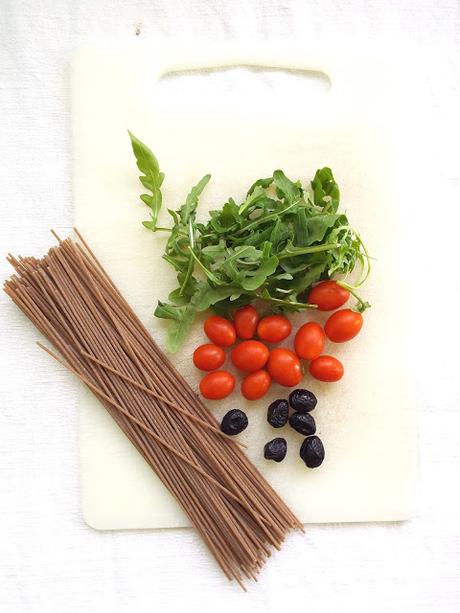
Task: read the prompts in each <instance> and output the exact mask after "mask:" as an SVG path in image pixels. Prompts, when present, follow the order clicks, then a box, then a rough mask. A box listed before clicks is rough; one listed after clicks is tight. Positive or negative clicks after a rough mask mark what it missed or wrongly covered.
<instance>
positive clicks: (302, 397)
mask: <svg viewBox="0 0 460 613" xmlns="http://www.w3.org/2000/svg"><path fill="white" fill-rule="evenodd" d="M317 402H318V401H317V399H316V396H315V394H314V393H313V392H310V391H308V390H302V389H298V390H294V391H293V392H291V393H290V394H289V404H290V405H291V407H292V408H293V409H294V411H299V413H310V411H313V409H314V408H315V407H316V403H317Z"/></svg>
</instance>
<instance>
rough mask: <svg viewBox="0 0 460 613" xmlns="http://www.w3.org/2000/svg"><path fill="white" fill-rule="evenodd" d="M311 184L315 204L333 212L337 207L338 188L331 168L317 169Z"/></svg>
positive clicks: (338, 198)
mask: <svg viewBox="0 0 460 613" xmlns="http://www.w3.org/2000/svg"><path fill="white" fill-rule="evenodd" d="M311 186H312V188H313V197H314V202H315V204H316V206H320V207H321V208H323V209H327V210H328V211H331V212H332V213H335V212H336V211H337V209H338V208H339V202H340V190H339V186H338V185H337V183H336V182H335V180H334V176H333V174H332V170H331V169H330V168H327V167H325V168H321V169H320V170H317V171H316V174H315V178H314V179H313V181H312V182H311Z"/></svg>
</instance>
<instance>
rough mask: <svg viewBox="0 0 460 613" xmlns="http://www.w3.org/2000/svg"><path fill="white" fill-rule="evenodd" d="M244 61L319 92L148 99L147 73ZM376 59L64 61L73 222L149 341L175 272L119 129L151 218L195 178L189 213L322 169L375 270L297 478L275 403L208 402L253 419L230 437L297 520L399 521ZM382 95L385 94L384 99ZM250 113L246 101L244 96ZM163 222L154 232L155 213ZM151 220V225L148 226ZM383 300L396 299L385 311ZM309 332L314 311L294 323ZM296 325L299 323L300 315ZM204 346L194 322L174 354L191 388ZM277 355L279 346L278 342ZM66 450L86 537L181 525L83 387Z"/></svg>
mask: <svg viewBox="0 0 460 613" xmlns="http://www.w3.org/2000/svg"><path fill="white" fill-rule="evenodd" d="M241 65H243V66H255V67H264V66H265V67H271V68H283V69H295V70H300V71H302V70H314V71H321V72H324V73H325V74H327V75H328V77H329V78H330V81H331V88H330V91H328V92H327V93H326V94H325V95H324V96H322V97H312V99H309V98H308V97H306V98H302V97H300V98H298V99H295V100H292V99H289V98H286V97H285V96H283V92H278V95H274V96H273V97H271V98H270V99H269V100H266V101H264V104H260V103H255V102H254V101H251V99H250V97H247V99H246V98H245V91H241V100H242V101H243V103H242V104H238V105H235V104H234V99H227V98H226V97H225V96H223V97H222V100H221V102H220V103H219V104H215V101H213V102H212V104H211V103H208V102H207V101H206V99H203V100H201V101H200V104H199V105H198V104H196V103H194V102H193V100H192V99H189V97H188V96H187V92H186V91H184V93H183V96H180V97H177V96H176V97H174V99H171V100H167V99H165V98H164V97H161V96H158V95H157V91H158V82H159V79H160V77H161V76H162V75H164V74H166V73H168V72H171V71H178V70H186V69H206V68H215V67H220V66H241ZM394 68H395V67H394V65H392V64H391V62H385V61H383V60H382V59H376V58H375V57H370V56H369V54H361V55H360V54H349V53H342V52H341V53H338V52H331V51H328V52H325V51H323V50H319V49H315V50H311V49H306V48H305V49H299V48H295V49H294V48H288V49H286V48H284V49H276V48H266V49H263V48H262V49H261V48H258V49H245V50H240V51H238V52H236V51H235V50H234V49H232V48H231V47H226V46H222V47H219V46H217V47H216V46H209V47H208V46H203V47H197V46H196V45H186V44H184V45H183V46H180V47H177V45H175V44H172V43H171V44H170V45H167V44H165V43H164V42H163V43H162V44H161V45H159V46H155V45H151V46H148V45H142V44H135V45H134V44H133V45H130V44H129V45H128V44H127V45H118V46H111V47H107V48H88V47H87V48H84V49H80V50H79V51H78V52H77V53H76V56H75V61H74V64H73V74H72V79H73V88H72V92H73V93H72V105H73V145H74V187H75V220H76V225H77V226H78V228H79V230H80V231H81V232H82V233H83V234H84V236H85V237H86V238H87V240H88V241H89V243H90V244H91V245H92V247H93V249H94V251H95V252H96V254H97V255H98V256H99V257H100V259H101V260H102V262H103V264H104V265H105V266H106V268H107V270H108V272H109V273H110V274H111V276H112V278H113V279H114V281H115V282H116V283H117V285H118V287H119V288H120V290H121V291H122V293H123V294H124V295H125V296H126V298H127V299H128V301H129V302H130V304H131V305H132V306H133V307H134V309H135V311H136V312H137V313H138V314H139V316H140V317H141V319H142V320H143V322H144V323H145V324H146V325H147V327H148V328H149V330H150V331H151V332H152V334H153V335H154V337H155V339H156V340H157V341H158V342H159V344H160V345H162V346H164V340H165V330H166V326H165V322H163V321H161V320H157V319H155V318H154V317H153V307H154V305H155V303H156V300H157V299H158V298H163V299H164V298H166V297H167V294H168V292H169V291H170V290H171V289H172V288H173V287H174V284H175V275H174V272H173V271H172V269H171V268H170V267H169V265H168V264H167V263H166V262H165V261H163V260H162V259H161V254H162V251H163V248H164V240H165V238H164V234H160V233H158V234H156V235H154V234H153V233H151V232H149V231H147V230H146V229H144V228H143V227H142V225H141V221H142V220H144V219H147V218H148V210H147V208H146V207H144V206H143V205H142V203H141V202H140V200H139V194H140V193H141V187H140V184H139V182H138V178H137V177H138V172H137V169H136V167H135V163H134V158H133V155H132V152H131V149H130V143H129V139H128V135H127V129H128V128H129V129H130V130H131V131H133V132H134V133H135V134H136V135H137V136H138V137H139V138H141V140H143V141H144V142H146V143H147V144H149V146H150V147H151V148H152V149H153V150H154V152H155V154H156V155H157V157H158V159H159V161H160V165H161V168H162V170H163V171H164V172H165V174H166V179H165V181H164V189H163V202H164V208H165V209H166V208H167V207H169V208H177V207H178V206H180V204H182V202H183V200H184V198H185V195H186V194H187V192H188V189H189V188H190V186H192V185H193V184H195V183H196V182H197V180H198V179H199V178H201V177H202V176H203V175H204V174H206V173H208V172H210V173H211V174H212V179H211V182H210V183H209V185H208V187H207V188H206V190H205V193H204V194H203V196H202V198H201V203H200V216H201V217H204V216H205V215H206V212H207V210H209V209H210V208H213V207H215V206H216V205H220V204H221V203H223V202H224V201H225V199H226V198H228V197H229V196H233V197H235V199H236V200H237V201H238V200H242V199H243V198H244V194H245V190H246V189H247V188H248V186H249V185H250V184H251V183H252V182H253V180H254V179H256V178H258V177H265V176H269V175H270V174H271V173H272V172H273V170H274V169H275V168H282V169H283V170H284V171H285V172H286V174H287V175H288V176H290V177H292V178H293V179H297V178H301V179H302V180H303V181H304V182H305V181H307V180H309V179H310V178H311V177H312V176H313V174H314V172H315V170H316V169H317V168H319V167H321V166H326V165H327V166H330V167H332V169H333V171H334V174H335V176H336V179H337V181H338V183H339V185H340V187H341V193H342V206H344V207H345V208H346V210H347V211H348V214H349V218H350V220H351V223H352V224H353V225H354V226H355V227H356V228H358V229H359V230H360V231H361V233H362V235H363V237H364V238H365V239H366V243H367V245H368V248H369V250H370V252H371V254H372V255H373V256H374V257H375V258H376V259H375V261H374V263H373V272H372V275H371V277H370V279H369V281H368V283H367V285H366V286H365V289H364V292H365V294H366V297H367V298H368V299H369V300H370V301H371V302H372V305H373V306H372V308H371V309H370V310H369V311H368V312H366V316H365V326H364V328H363V330H362V333H361V334H360V335H359V336H358V337H357V338H356V339H354V340H353V341H352V342H350V343H347V344H344V345H343V346H342V345H340V346H329V347H328V349H327V351H328V352H330V353H332V354H334V355H336V356H337V357H339V358H340V359H341V360H342V361H343V363H344V364H345V368H346V373H345V376H344V378H343V379H342V381H340V383H338V384H332V385H331V384H329V385H328V384H320V383H318V382H315V381H312V380H310V379H309V378H308V377H306V379H305V386H306V387H308V388H310V389H311V390H313V391H314V392H315V394H317V396H318V399H319V402H318V406H317V408H316V410H315V412H314V417H315V418H316V421H317V426H318V433H319V435H320V437H321V438H322V439H323V441H324V444H325V448H326V460H325V462H324V464H323V465H322V467H321V468H319V469H317V470H308V469H306V468H305V466H304V465H303V463H302V462H301V461H300V458H299V457H298V449H299V446H300V443H301V440H302V439H301V436H300V435H298V434H297V433H295V432H293V431H292V430H290V429H289V428H288V427H286V428H284V430H282V431H280V430H273V429H271V428H270V427H269V425H268V424H267V422H266V407H267V405H268V403H269V402H270V401H271V400H273V399H275V398H278V397H283V396H284V397H286V395H287V391H286V390H285V389H283V388H281V387H279V386H277V385H273V386H272V390H271V392H270V394H269V396H268V397H266V398H265V399H263V401H260V402H255V403H248V404H247V405H245V404H244V402H243V401H242V399H241V397H240V395H239V393H237V392H235V393H234V394H233V395H232V396H231V397H230V398H228V399H225V400H224V401H220V402H213V403H209V406H210V408H211V410H212V411H214V412H215V414H216V415H218V416H219V417H220V416H222V415H223V414H224V413H225V412H226V411H227V410H228V409H229V408H235V407H243V408H245V409H246V410H247V413H248V416H249V420H250V425H249V427H248V429H247V430H246V431H245V432H244V433H243V434H242V435H241V440H242V441H244V442H245V443H247V444H248V454H249V456H250V457H251V459H252V460H253V461H254V462H255V464H256V465H257V466H258V468H259V469H260V470H261V471H262V472H263V474H264V475H265V476H266V478H267V479H268V480H269V481H270V482H271V483H272V484H273V486H274V487H275V488H276V489H277V490H278V492H279V493H280V494H281V495H282V496H283V497H284V499H285V500H286V501H287V503H289V504H290V505H291V506H292V508H293V510H294V511H295V512H296V513H297V514H298V516H299V517H300V518H301V519H302V520H303V521H304V522H356V521H375V520H401V519H405V518H407V517H409V516H410V514H411V512H412V509H413V484H414V474H415V471H414V467H415V444H414V443H415V424H414V411H413V404H414V403H413V399H412V396H411V393H410V389H409V386H408V383H407V373H406V367H405V364H406V355H407V353H406V348H405V346H404V317H403V313H404V301H403V298H402V296H403V295H404V294H403V292H402V289H403V282H402V276H401V273H402V271H401V268H400V242H399V236H398V227H397V223H396V221H395V220H396V219H397V215H396V213H397V208H398V207H399V206H400V205H401V200H402V191H401V190H402V182H401V181H400V180H399V179H398V176H399V173H398V167H399V164H400V159H399V157H398V134H400V128H401V119H400V116H399V114H398V104H397V100H395V98H397V96H392V93H393V92H395V91H397V86H398V84H397V81H398V73H397V71H396V72H395V70H394ZM395 88H396V89H395ZM259 102H260V101H259ZM160 221H161V222H162V223H161V225H164V224H167V223H168V215H167V213H166V211H163V212H162V217H161V220H160ZM163 222H164V223H163ZM395 293H398V300H394V295H395ZM307 316H308V317H310V318H315V317H316V318H318V320H319V321H324V319H325V317H324V316H321V315H320V314H319V315H316V314H315V315H311V313H308V314H307ZM307 316H306V315H305V314H300V315H296V318H295V319H296V322H297V323H298V322H303V321H305V320H306V318H307ZM201 342H204V336H203V332H202V327H201V325H200V322H198V323H197V325H196V326H195V328H194V330H193V332H192V334H191V336H190V338H189V339H188V341H187V343H186V344H185V346H184V347H183V349H182V350H181V351H180V352H179V353H178V354H177V356H176V357H175V358H174V360H175V362H176V364H177V366H178V368H179V370H180V371H181V372H182V373H183V375H184V376H185V377H186V378H187V379H188V381H189V382H190V384H191V385H192V386H193V387H194V388H196V387H197V383H198V380H199V376H198V373H197V372H195V371H194V368H193V365H192V363H191V354H192V351H193V349H194V348H195V346H196V345H197V344H200V343H201ZM290 343H292V339H289V341H288V342H286V343H285V344H287V345H289V344H290ZM79 410H80V446H81V484H82V507H83V514H84V517H85V520H86V522H87V523H88V524H89V525H91V526H92V527H94V528H98V529H123V528H157V527H173V526H186V525H189V523H188V520H187V518H186V516H185V515H184V513H183V512H182V511H181V509H179V507H178V506H177V504H176V502H175V501H174V499H173V498H172V497H171V496H170V495H169V493H168V492H167V491H166V490H165V489H164V487H163V485H162V484H161V483H160V481H159V480H158V479H157V478H156V476H155V475H154V473H153V472H152V471H151V469H150V468H149V467H148V466H147V464H146V463H145V462H144V460H143V459H142V458H141V456H140V455H139V454H138V453H137V451H136V450H135V449H134V447H132V446H131V444H130V443H129V441H128V439H126V438H125V437H124V435H123V434H122V433H121V431H119V430H118V428H117V426H116V425H115V423H114V422H112V420H111V418H110V416H109V415H108V414H106V412H105V410H104V408H103V407H102V406H101V405H99V403H98V402H97V401H96V400H95V399H94V398H93V397H92V395H91V394H90V393H89V392H87V391H86V390H85V389H82V391H81V398H80V403H79ZM280 435H282V436H285V437H286V438H287V440H288V456H287V458H286V459H285V461H284V462H283V463H282V464H275V463H273V462H267V461H265V460H264V459H263V445H264V443H265V442H266V441H267V440H269V439H271V438H273V437H274V436H280Z"/></svg>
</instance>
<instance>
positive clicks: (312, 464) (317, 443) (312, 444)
mask: <svg viewBox="0 0 460 613" xmlns="http://www.w3.org/2000/svg"><path fill="white" fill-rule="evenodd" d="M300 457H301V458H302V460H303V461H304V462H305V464H306V465H307V466H308V468H316V467H317V466H320V464H322V463H323V460H324V447H323V443H322V442H321V439H320V438H318V437H317V436H309V437H308V438H306V439H305V440H304V442H303V443H302V446H301V448H300Z"/></svg>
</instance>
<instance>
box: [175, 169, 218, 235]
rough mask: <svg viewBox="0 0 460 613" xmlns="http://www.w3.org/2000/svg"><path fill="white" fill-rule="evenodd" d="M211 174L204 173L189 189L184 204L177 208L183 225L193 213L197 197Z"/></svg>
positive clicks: (196, 204)
mask: <svg viewBox="0 0 460 613" xmlns="http://www.w3.org/2000/svg"><path fill="white" fill-rule="evenodd" d="M210 178H211V175H204V177H203V178H202V179H201V180H200V181H199V182H198V183H197V184H196V185H195V186H194V187H192V189H191V190H190V193H189V194H188V196H187V199H186V201H185V204H184V205H183V206H181V208H180V209H179V216H180V219H181V222H182V223H183V225H186V224H187V223H188V221H189V219H190V216H191V215H194V213H195V211H196V207H197V206H198V198H199V197H200V196H201V192H202V191H203V190H204V188H205V187H206V185H207V184H208V182H209V179H210Z"/></svg>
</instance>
